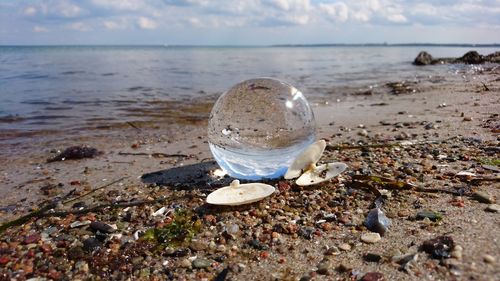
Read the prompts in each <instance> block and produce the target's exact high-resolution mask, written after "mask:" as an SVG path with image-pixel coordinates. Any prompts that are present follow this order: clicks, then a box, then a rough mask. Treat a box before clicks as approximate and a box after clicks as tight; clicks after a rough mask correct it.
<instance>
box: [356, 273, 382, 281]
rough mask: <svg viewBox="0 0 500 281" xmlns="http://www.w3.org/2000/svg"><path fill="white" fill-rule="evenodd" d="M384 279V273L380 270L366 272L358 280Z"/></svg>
mask: <svg viewBox="0 0 500 281" xmlns="http://www.w3.org/2000/svg"><path fill="white" fill-rule="evenodd" d="M383 280H385V279H384V274H382V273H380V272H368V273H367V274H365V275H364V276H363V278H361V280H360V281H383Z"/></svg>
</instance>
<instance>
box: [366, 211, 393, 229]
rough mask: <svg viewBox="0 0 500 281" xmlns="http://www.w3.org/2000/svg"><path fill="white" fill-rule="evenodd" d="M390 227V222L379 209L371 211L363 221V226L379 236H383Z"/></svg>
mask: <svg viewBox="0 0 500 281" xmlns="http://www.w3.org/2000/svg"><path fill="white" fill-rule="evenodd" d="M390 225H391V220H390V219H389V218H388V217H386V216H385V214H384V213H383V212H382V210H380V209H379V208H374V209H372V210H371V211H370V212H369V213H368V216H367V217H366V220H365V226H366V227H367V228H368V229H369V230H371V231H373V232H377V233H378V234H380V235H384V234H385V232H386V231H387V230H389V226H390Z"/></svg>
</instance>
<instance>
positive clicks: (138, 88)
mask: <svg viewBox="0 0 500 281" xmlns="http://www.w3.org/2000/svg"><path fill="white" fill-rule="evenodd" d="M152 90H153V88H151V87H143V86H135V87H130V88H128V89H127V91H129V92H137V91H144V92H149V91H152Z"/></svg>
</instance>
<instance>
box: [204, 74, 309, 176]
mask: <svg viewBox="0 0 500 281" xmlns="http://www.w3.org/2000/svg"><path fill="white" fill-rule="evenodd" d="M315 139H316V123H315V120H314V114H313V112H312V110H311V107H310V106H309V103H308V102H307V100H306V98H305V97H304V95H303V94H302V92H301V91H299V90H298V89H296V88H295V87H293V86H292V85H290V84H287V83H285V82H282V81H279V80H276V79H271V78H257V79H250V80H245V81H243V82H240V83H238V84H236V85H235V86H233V87H232V88H231V89H229V90H228V91H227V92H225V93H224V94H222V95H221V96H220V97H219V99H218V100H217V102H216V103H215V105H214V107H213V108H212V111H211V113H210V119H209V121H208V142H209V146H210V150H211V152H212V154H213V156H214V158H215V160H216V161H217V163H218V164H219V166H221V168H222V169H224V170H225V171H226V172H227V173H228V174H229V175H230V176H232V177H234V178H238V179H249V180H258V179H263V178H270V179H272V178H278V177H281V176H283V175H284V174H285V172H286V170H287V169H288V167H289V166H290V165H291V164H292V162H293V160H294V159H295V158H296V157H297V156H298V155H299V154H300V153H301V152H302V151H303V150H304V149H305V148H307V146H309V145H310V144H311V143H313V142H314V141H315Z"/></svg>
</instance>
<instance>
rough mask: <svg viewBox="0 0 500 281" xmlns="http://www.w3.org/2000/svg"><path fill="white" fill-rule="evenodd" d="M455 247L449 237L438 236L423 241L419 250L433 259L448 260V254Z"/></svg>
mask: <svg viewBox="0 0 500 281" xmlns="http://www.w3.org/2000/svg"><path fill="white" fill-rule="evenodd" d="M454 246H455V243H454V241H453V238H451V237H450V236H439V237H436V238H434V239H430V240H427V241H425V242H424V243H423V244H422V247H421V249H422V250H423V251H425V252H426V253H428V254H429V255H431V256H432V257H433V258H435V259H442V258H449V257H450V256H451V254H450V252H451V250H452V249H453V247H454Z"/></svg>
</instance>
